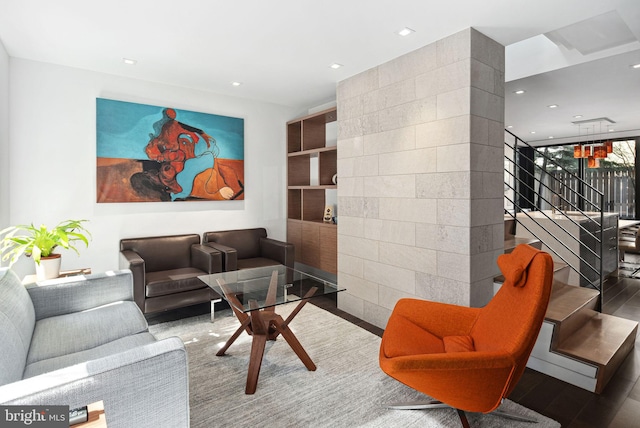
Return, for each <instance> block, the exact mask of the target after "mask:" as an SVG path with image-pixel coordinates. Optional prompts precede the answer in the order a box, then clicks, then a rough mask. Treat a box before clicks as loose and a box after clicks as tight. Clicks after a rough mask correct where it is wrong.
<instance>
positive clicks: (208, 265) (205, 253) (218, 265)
mask: <svg viewBox="0 0 640 428" xmlns="http://www.w3.org/2000/svg"><path fill="white" fill-rule="evenodd" d="M191 265H192V267H194V268H198V269H200V270H201V271H204V272H207V273H218V272H222V254H221V253H220V251H219V250H217V249H215V248H213V247H211V246H208V245H202V244H194V245H192V246H191Z"/></svg>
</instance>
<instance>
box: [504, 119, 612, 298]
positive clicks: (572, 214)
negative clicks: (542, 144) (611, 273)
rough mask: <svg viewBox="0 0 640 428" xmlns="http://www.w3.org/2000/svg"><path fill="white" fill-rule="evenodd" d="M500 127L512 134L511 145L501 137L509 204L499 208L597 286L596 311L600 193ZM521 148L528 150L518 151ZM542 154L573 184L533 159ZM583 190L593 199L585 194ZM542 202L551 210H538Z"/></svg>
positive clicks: (601, 274)
mask: <svg viewBox="0 0 640 428" xmlns="http://www.w3.org/2000/svg"><path fill="white" fill-rule="evenodd" d="M505 132H506V133H508V134H509V135H510V136H511V137H512V139H513V143H511V144H510V143H509V142H508V141H505V146H506V147H508V148H509V149H510V151H511V153H512V155H511V156H509V155H508V154H506V153H507V151H506V150H505V201H507V202H509V204H510V205H511V206H512V207H513V208H512V209H505V213H506V214H508V215H509V216H510V217H511V218H513V219H514V220H515V222H516V223H517V226H519V227H523V228H524V229H525V230H527V231H528V232H529V233H530V234H531V235H532V236H533V237H535V238H536V239H538V240H539V241H541V242H542V243H543V244H544V245H545V247H546V248H548V249H549V250H550V251H551V252H552V253H553V254H554V255H555V256H556V258H558V259H560V260H562V261H563V262H564V263H566V264H567V266H568V267H569V269H571V270H572V271H573V272H575V273H576V274H577V275H578V277H579V278H580V285H582V286H586V287H590V288H594V289H596V290H598V291H599V293H600V299H599V305H598V309H599V310H602V298H603V283H604V269H603V251H604V245H605V243H604V241H603V230H604V211H603V207H604V193H603V192H601V191H600V190H598V189H597V188H595V187H594V186H592V185H591V184H589V183H587V182H586V181H584V180H583V179H581V178H580V177H578V176H577V175H575V174H573V173H572V172H570V171H568V170H567V169H566V168H564V167H562V166H560V165H558V164H557V163H556V162H554V161H553V159H551V158H550V157H548V156H547V155H546V154H545V153H543V152H542V151H540V150H538V149H536V148H534V147H533V146H531V145H530V144H528V143H526V142H525V141H523V140H521V139H520V138H519V137H518V136H516V135H515V134H513V133H511V132H510V131H508V130H505ZM505 140H506V138H505ZM525 147H526V148H529V149H531V150H529V152H531V153H533V155H530V156H528V155H527V154H526V153H524V151H523V150H521V149H522V148H525ZM545 158H546V162H552V163H553V164H554V168H557V169H558V170H562V171H563V172H564V173H565V174H566V175H567V176H569V177H571V178H572V181H573V182H575V183H578V186H576V187H577V188H573V187H571V186H567V185H566V184H565V183H564V182H562V181H561V180H559V179H558V178H557V177H556V176H555V175H554V174H550V173H549V172H548V171H547V170H546V169H544V168H543V167H542V166H540V165H539V164H538V163H537V162H536V160H538V159H543V160H544V159H545ZM523 163H528V164H529V165H530V168H531V169H526V168H522V167H521V165H522V164H523ZM536 188H537V189H539V190H536ZM525 189H526V190H527V191H526V192H523V190H525ZM558 189H559V190H558ZM509 194H511V195H512V196H509ZM588 194H590V195H595V198H591V199H590V198H589V197H588V196H587V195H588ZM596 199H597V200H596ZM572 200H576V201H579V202H578V203H577V204H576V203H573V202H572ZM543 204H546V205H548V206H549V207H550V208H551V209H550V210H548V211H547V210H543V209H541V207H542V205H543ZM586 207H588V210H587V209H586ZM543 223H544V225H543ZM565 225H566V226H568V227H570V228H571V230H569V229H568V228H567V227H565Z"/></svg>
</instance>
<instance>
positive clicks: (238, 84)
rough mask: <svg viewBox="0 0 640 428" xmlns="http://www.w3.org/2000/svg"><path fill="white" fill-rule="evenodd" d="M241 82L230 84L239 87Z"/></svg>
mask: <svg viewBox="0 0 640 428" xmlns="http://www.w3.org/2000/svg"><path fill="white" fill-rule="evenodd" d="M240 85H242V82H231V86H240Z"/></svg>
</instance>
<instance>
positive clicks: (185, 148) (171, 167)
mask: <svg viewBox="0 0 640 428" xmlns="http://www.w3.org/2000/svg"><path fill="white" fill-rule="evenodd" d="M163 116H164V117H163V118H162V119H161V120H160V121H159V122H158V123H156V126H157V125H160V130H159V132H158V133H157V135H156V136H155V138H152V139H151V141H149V144H147V147H146V148H145V151H146V152H147V156H149V159H151V160H155V161H157V162H160V164H161V167H160V171H159V179H160V182H161V183H162V184H163V185H164V186H166V187H167V188H168V189H169V190H170V191H171V192H172V193H180V192H182V187H181V186H180V185H179V184H178V182H177V181H176V175H177V174H178V173H180V172H181V171H182V170H183V169H184V162H185V161H186V160H187V159H193V158H195V157H196V154H195V146H196V144H197V143H198V141H199V140H200V139H201V138H202V140H203V141H205V142H206V144H207V148H211V143H212V142H213V143H214V144H215V140H214V139H213V138H212V137H211V136H210V135H207V134H206V133H205V132H204V131H202V130H201V129H197V128H194V127H192V126H189V125H185V124H184V123H181V122H178V121H177V120H175V119H176V111H175V110H174V109H172V108H166V109H164V111H163ZM154 127H155V126H154ZM152 137H153V135H152Z"/></svg>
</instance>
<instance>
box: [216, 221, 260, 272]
mask: <svg viewBox="0 0 640 428" xmlns="http://www.w3.org/2000/svg"><path fill="white" fill-rule="evenodd" d="M266 237H267V230H266V229H265V228H263V227H259V228H256V229H240V230H226V231H222V232H207V233H206V239H205V240H206V241H213V242H217V243H219V244H222V245H226V246H227V247H231V248H235V249H236V251H237V254H238V261H240V259H252V258H254V257H260V238H266ZM238 269H241V268H240V266H238Z"/></svg>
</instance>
